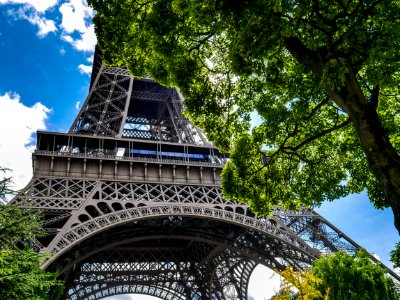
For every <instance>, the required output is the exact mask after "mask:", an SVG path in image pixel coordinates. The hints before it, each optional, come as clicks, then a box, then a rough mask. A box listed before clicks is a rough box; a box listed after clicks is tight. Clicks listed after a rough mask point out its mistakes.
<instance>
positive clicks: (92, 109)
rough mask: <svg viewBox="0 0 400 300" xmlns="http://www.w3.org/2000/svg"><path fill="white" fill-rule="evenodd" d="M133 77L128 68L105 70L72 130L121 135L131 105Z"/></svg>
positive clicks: (98, 76)
mask: <svg viewBox="0 0 400 300" xmlns="http://www.w3.org/2000/svg"><path fill="white" fill-rule="evenodd" d="M106 71H107V70H106ZM132 80H133V78H132V76H130V75H129V73H128V74H126V70H123V69H122V70H121V72H114V73H111V74H110V73H108V72H104V70H103V69H101V71H100V72H99V73H98V75H97V78H96V80H95V85H94V87H92V90H91V91H90V93H89V96H88V98H87V99H86V101H85V103H84V105H83V106H82V109H81V111H80V113H79V115H78V117H77V119H76V120H75V122H74V124H73V126H72V127H71V130H70V132H74V133H79V134H92V135H101V136H118V135H119V133H120V130H121V126H122V123H123V120H124V118H125V116H126V107H127V105H129V101H128V100H129V97H130V87H131V85H132Z"/></svg>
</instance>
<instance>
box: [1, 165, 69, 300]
mask: <svg viewBox="0 0 400 300" xmlns="http://www.w3.org/2000/svg"><path fill="white" fill-rule="evenodd" d="M2 170H3V171H4V169H2ZM10 182H11V179H10V178H4V179H2V180H0V199H4V198H5V196H6V194H9V193H10V192H11V190H10V188H9V184H10ZM40 224H41V217H40V215H38V213H37V212H34V211H31V210H27V209H21V208H19V207H18V206H16V205H10V204H9V205H6V204H1V203H0V300H3V299H4V300H8V299H21V300H28V299H29V300H46V299H48V300H54V299H59V297H60V296H61V293H62V284H61V282H60V281H58V280H57V279H56V277H57V274H55V273H48V272H45V271H44V270H42V269H41V267H40V266H41V264H42V263H43V262H44V260H45V259H46V258H47V257H48V255H47V254H43V253H38V252H36V251H35V250H34V249H32V247H31V245H33V243H34V242H35V239H36V237H39V236H43V235H44V232H43V230H42V229H41V225H40Z"/></svg>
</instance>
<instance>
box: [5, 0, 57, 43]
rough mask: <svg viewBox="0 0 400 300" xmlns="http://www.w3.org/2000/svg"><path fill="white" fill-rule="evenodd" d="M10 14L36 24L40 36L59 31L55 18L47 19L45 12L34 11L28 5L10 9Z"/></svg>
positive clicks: (17, 18)
mask: <svg viewBox="0 0 400 300" xmlns="http://www.w3.org/2000/svg"><path fill="white" fill-rule="evenodd" d="M0 1H1V0H0ZM8 15H9V16H11V17H14V18H15V19H16V20H21V19H23V20H27V21H28V22H29V23H31V24H32V25H36V26H37V27H38V28H39V31H38V33H37V34H38V36H39V37H45V36H46V35H47V34H48V33H50V32H55V31H57V26H56V23H55V22H54V21H53V20H49V19H46V17H44V15H43V14H41V13H38V12H37V11H32V10H31V9H29V7H28V6H24V7H21V8H20V9H18V10H17V11H15V10H8Z"/></svg>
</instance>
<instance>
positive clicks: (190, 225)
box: [12, 49, 399, 300]
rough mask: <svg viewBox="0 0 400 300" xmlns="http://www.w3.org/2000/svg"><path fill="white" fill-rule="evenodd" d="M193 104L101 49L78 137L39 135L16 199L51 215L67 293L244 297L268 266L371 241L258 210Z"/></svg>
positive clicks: (299, 263) (55, 266) (312, 216)
mask: <svg viewBox="0 0 400 300" xmlns="http://www.w3.org/2000/svg"><path fill="white" fill-rule="evenodd" d="M182 102H183V98H182V96H181V95H180V94H179V91H178V90H177V89H171V88H166V87H162V86H160V85H158V84H157V83H155V82H154V81H152V80H151V79H148V78H147V79H137V78H134V77H133V76H131V75H130V74H129V72H128V71H127V70H126V69H124V68H115V67H107V66H104V65H102V63H101V53H99V50H98V49H97V50H96V53H95V61H94V67H93V73H92V79H91V88H90V92H89V95H88V97H87V99H86V102H85V104H84V105H83V107H82V109H81V111H80V113H79V114H78V116H77V118H76V120H75V121H74V123H73V125H72V127H71V129H70V131H69V133H68V134H59V133H44V132H43V133H39V135H38V147H37V150H36V151H35V152H34V154H33V159H34V164H33V168H34V176H33V178H32V180H31V182H30V183H29V184H28V186H27V187H26V188H25V189H24V191H23V192H21V193H20V194H19V195H18V196H16V197H15V198H14V199H13V200H12V202H14V203H18V204H19V205H20V206H21V207H25V208H31V209H37V210H40V211H42V212H43V214H44V221H43V228H44V229H45V231H46V232H47V233H48V235H47V236H46V237H43V238H40V239H38V240H37V241H36V242H35V243H34V244H33V245H32V246H33V247H35V248H36V249H38V250H40V251H47V252H51V253H52V257H51V258H50V259H49V260H48V261H47V262H46V263H45V264H44V267H45V268H46V269H48V270H50V271H57V272H59V274H60V278H61V279H63V280H65V281H66V284H67V289H66V293H65V294H64V297H63V299H69V300H78V299H79V300H80V299H90V300H94V299H101V298H104V297H107V296H111V295H116V294H125V293H140V294H147V295H153V296H156V297H159V298H162V299H171V300H172V299H201V300H205V299H216V300H228V299H232V300H233V299H240V300H244V299H247V288H248V283H249V278H250V276H251V273H252V271H253V269H254V268H255V266H256V265H257V264H263V265H265V266H267V267H269V268H271V269H274V270H283V269H284V268H285V267H286V266H288V265H291V266H293V267H294V268H295V269H298V270H301V269H305V268H308V267H309V266H310V265H311V264H312V262H313V261H314V260H315V259H316V258H317V257H319V256H320V255H323V254H325V253H330V252H334V251H338V250H342V251H345V252H347V253H351V254H353V253H354V252H355V251H356V250H358V249H360V248H361V247H360V246H359V245H357V244H356V243H355V242H354V241H353V240H351V239H350V238H349V237H347V236H346V235H345V234H343V233H342V232H341V231H340V230H338V229H337V228H336V227H335V226H333V225H332V224H331V223H329V222H328V221H327V220H325V219H324V218H323V217H322V216H320V215H319V214H318V213H316V212H315V211H314V210H312V209H308V208H302V209H300V210H299V211H287V210H283V209H281V208H280V207H276V208H274V209H273V214H272V215H271V216H264V217H257V216H255V215H254V214H253V213H252V212H251V211H250V210H249V208H248V207H247V206H246V205H243V204H240V203H235V202H233V201H229V200H227V199H224V198H223V194H222V191H221V189H220V187H219V186H218V185H219V183H220V172H221V169H222V166H223V165H224V163H225V162H226V159H227V157H226V156H225V155H223V154H221V153H219V152H218V151H217V150H216V149H214V148H213V147H212V145H211V144H210V143H209V142H208V141H207V140H206V139H205V137H204V135H203V134H202V133H201V131H200V130H198V128H197V127H195V126H194V125H193V124H192V123H191V122H190V121H189V120H187V119H186V118H185V117H184V116H183V114H182ZM388 272H389V273H391V274H392V276H393V277H395V278H396V279H399V278H398V276H397V275H396V274H394V273H393V272H391V270H388Z"/></svg>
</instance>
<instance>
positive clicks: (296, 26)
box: [89, 0, 400, 230]
mask: <svg viewBox="0 0 400 300" xmlns="http://www.w3.org/2000/svg"><path fill="white" fill-rule="evenodd" d="M89 2H90V3H91V4H92V5H93V7H94V8H95V10H96V11H97V14H96V16H95V19H94V22H95V25H96V33H97V36H98V40H99V45H100V47H101V48H102V49H103V51H104V58H105V60H106V62H107V63H109V64H117V65H121V64H125V65H126V66H127V67H128V68H129V70H130V71H131V72H132V74H134V75H135V76H139V77H143V76H147V75H150V76H151V77H152V78H153V79H155V80H157V81H159V82H160V83H162V84H164V85H167V86H177V87H179V89H180V91H181V93H182V94H183V95H184V96H185V107H186V108H185V114H186V116H188V117H189V118H190V119H191V120H192V121H193V122H194V123H195V124H196V125H197V126H199V127H200V128H202V129H203V130H204V131H205V133H206V135H207V137H208V138H209V139H210V140H212V141H214V142H215V145H216V146H217V147H219V148H220V150H221V151H225V152H230V157H231V160H230V162H229V163H228V164H227V166H226V168H225V170H224V172H223V189H224V193H225V196H226V197H228V198H232V199H236V200H239V201H242V202H248V203H249V204H250V205H251V207H252V208H253V209H254V210H255V211H256V212H257V213H259V214H264V213H268V211H269V207H270V206H271V205H282V206H284V207H286V208H296V207H298V206H299V205H300V204H303V205H311V206H315V205H319V204H320V203H321V202H322V201H325V200H333V199H335V198H338V197H342V196H344V195H347V194H349V193H357V192H361V191H362V190H364V189H368V193H369V196H370V198H371V201H372V202H373V203H374V205H375V206H376V207H378V208H381V207H387V206H391V207H392V208H393V209H394V210H395V211H396V213H395V215H396V224H397V227H398V229H399V230H400V208H397V207H400V206H399V205H398V204H397V203H398V199H400V183H399V182H398V180H396V178H400V157H399V155H398V152H399V151H400V148H399V147H400V145H399V143H400V137H399V132H400V130H399V122H400V121H399V120H400V119H399V117H398V116H399V112H400V107H399V105H400V101H399V98H398V96H397V95H398V94H399V86H398V82H399V79H400V74H399V69H400V68H399V66H400V56H399V55H398V49H399V46H400V22H397V21H396V20H398V19H400V5H399V3H398V1H390V0H383V1H374V0H368V1H363V2H360V1H347V2H346V3H343V2H341V1H337V2H332V1H325V0H323V1H300V2H299V1H276V0H255V1H231V0H222V1H215V0H207V1H195V0H190V1H183V0H156V1H146V0H138V1H130V0H129V1H128V0H126V1H117V2H116V3H112V4H110V3H107V4H105V3H104V1H101V0H91V1H89ZM252 115H258V116H259V119H260V120H261V121H260V122H258V123H255V122H254V121H251V117H250V116H252Z"/></svg>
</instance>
